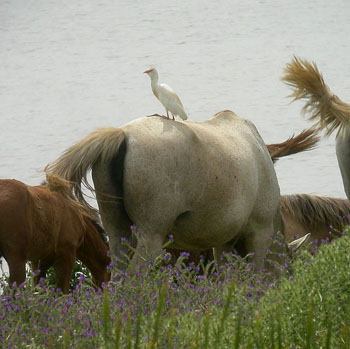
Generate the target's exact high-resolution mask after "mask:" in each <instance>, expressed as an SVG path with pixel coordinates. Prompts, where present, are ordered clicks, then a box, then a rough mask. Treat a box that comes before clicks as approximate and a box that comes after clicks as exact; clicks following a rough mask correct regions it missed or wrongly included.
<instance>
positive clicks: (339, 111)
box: [282, 57, 350, 199]
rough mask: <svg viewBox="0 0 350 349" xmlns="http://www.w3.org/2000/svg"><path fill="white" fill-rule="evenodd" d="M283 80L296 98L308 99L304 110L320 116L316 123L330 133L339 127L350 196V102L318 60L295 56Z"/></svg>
mask: <svg viewBox="0 0 350 349" xmlns="http://www.w3.org/2000/svg"><path fill="white" fill-rule="evenodd" d="M282 80H283V81H285V82H286V83H287V85H289V86H290V87H292V89H293V93H292V95H291V96H292V97H294V99H295V100H296V99H305V100H306V101H307V102H306V104H305V106H304V108H303V110H304V112H309V113H311V116H310V117H309V119H310V120H316V121H317V122H316V124H315V125H314V127H315V128H316V129H318V130H321V129H326V135H327V136H329V135H330V134H331V133H333V132H334V131H335V130H336V129H338V132H337V136H336V152H337V158H338V163H339V168H340V172H341V175H342V178H343V184H344V190H345V193H346V196H347V198H348V199H350V104H347V103H344V102H343V101H341V100H340V99H339V98H338V97H337V96H335V95H334V94H333V93H332V92H331V91H330V89H329V88H328V86H327V85H326V84H325V82H324V80H323V77H322V74H321V73H320V72H319V70H318V68H317V66H316V64H315V63H309V62H308V61H306V60H302V59H299V58H297V57H294V59H293V61H292V62H291V63H290V64H288V65H287V66H286V68H285V75H284V76H283V77H282Z"/></svg>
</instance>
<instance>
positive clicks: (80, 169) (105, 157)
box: [45, 127, 125, 216]
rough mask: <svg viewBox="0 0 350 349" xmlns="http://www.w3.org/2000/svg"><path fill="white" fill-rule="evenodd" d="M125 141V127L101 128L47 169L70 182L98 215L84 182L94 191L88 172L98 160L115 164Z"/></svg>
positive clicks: (81, 200)
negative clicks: (87, 194) (86, 195)
mask: <svg viewBox="0 0 350 349" xmlns="http://www.w3.org/2000/svg"><path fill="white" fill-rule="evenodd" d="M123 144H125V134H124V132H123V130H121V129H118V128H114V127H107V128H101V129H97V130H95V131H93V132H91V133H90V134H88V135H87V136H86V137H84V138H83V139H82V140H80V141H79V142H77V143H76V144H74V145H73V146H71V147H70V148H68V149H67V150H66V151H65V152H64V153H63V154H62V155H61V156H60V157H59V158H58V159H57V160H55V161H54V162H53V163H51V164H49V165H47V166H46V168H45V172H46V174H47V175H50V174H53V175H56V176H59V177H61V178H63V179H65V180H66V181H69V182H70V185H71V188H72V191H73V193H74V195H75V197H76V199H77V200H78V201H79V202H80V203H81V204H83V205H84V207H85V208H86V209H87V210H88V211H89V212H90V214H91V215H92V216H96V209H95V208H93V207H92V206H91V205H90V204H89V203H88V202H87V201H86V200H85V198H84V195H83V191H82V187H81V184H82V183H83V184H84V185H85V186H86V187H87V188H88V189H90V190H92V191H93V190H94V189H93V188H92V187H91V185H90V184H89V183H88V180H87V174H88V171H89V170H91V169H92V168H93V167H94V165H96V164H98V163H111V162H112V161H113V160H114V159H115V156H116V155H117V154H118V151H119V148H120V147H121V145H123Z"/></svg>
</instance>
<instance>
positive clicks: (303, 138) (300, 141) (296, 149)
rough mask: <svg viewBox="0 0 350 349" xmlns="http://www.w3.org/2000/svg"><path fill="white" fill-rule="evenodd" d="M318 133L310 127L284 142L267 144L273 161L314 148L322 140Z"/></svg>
mask: <svg viewBox="0 0 350 349" xmlns="http://www.w3.org/2000/svg"><path fill="white" fill-rule="evenodd" d="M316 133H317V132H316V130H314V129H311V128H310V129H308V130H304V131H303V132H301V133H300V134H298V135H297V136H294V135H293V136H292V137H290V138H288V139H287V140H286V141H284V142H282V143H276V144H267V145H266V146H267V149H268V151H269V153H270V156H271V159H272V161H273V163H275V162H276V161H277V160H278V159H279V158H281V157H284V156H288V155H292V154H296V153H300V152H303V151H306V150H311V149H314V148H315V147H316V145H317V143H318V142H319V141H320V137H319V136H317V135H316Z"/></svg>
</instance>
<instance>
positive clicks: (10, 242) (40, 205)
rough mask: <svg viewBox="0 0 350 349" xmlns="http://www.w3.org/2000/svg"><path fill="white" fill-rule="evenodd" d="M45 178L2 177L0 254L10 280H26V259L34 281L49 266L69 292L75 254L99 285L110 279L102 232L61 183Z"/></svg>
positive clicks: (0, 194)
mask: <svg viewBox="0 0 350 349" xmlns="http://www.w3.org/2000/svg"><path fill="white" fill-rule="evenodd" d="M47 180H48V185H40V186H29V185H26V184H24V183H22V182H19V181H17V180H13V179H12V180H10V179H3V180H0V257H1V256H3V257H4V258H5V260H6V261H7V263H8V266H9V273H10V280H9V281H10V284H13V283H14V282H16V283H17V284H21V283H22V282H24V280H25V273H26V271H25V264H26V262H27V261H30V262H32V267H33V269H34V270H37V269H40V274H39V275H38V277H37V278H36V281H37V280H38V279H39V278H40V277H44V276H45V275H46V271H47V270H48V268H49V267H50V266H53V267H54V269H55V272H56V286H57V288H60V289H61V290H62V292H63V293H67V292H68V290H69V282H70V280H71V276H72V270H73V265H74V262H75V258H76V257H77V258H78V259H80V260H81V261H82V263H84V264H85V265H86V267H87V268H88V269H89V270H90V272H91V274H92V277H93V281H94V282H95V284H96V285H97V286H101V284H102V282H106V281H108V280H109V274H108V273H107V271H106V267H107V266H108V264H109V263H110V258H109V257H108V255H107V252H108V244H107V240H106V235H105V232H104V230H103V229H102V227H101V226H99V225H98V223H97V222H96V221H95V220H94V219H93V218H91V217H89V216H88V215H87V213H86V212H84V209H83V208H81V205H80V204H79V203H78V202H76V201H74V200H73V198H72V197H71V194H70V188H69V185H68V184H67V183H66V182H65V181H62V180H61V179H59V178H57V177H54V176H48V177H47ZM50 189H52V190H50Z"/></svg>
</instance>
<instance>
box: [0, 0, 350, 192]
mask: <svg viewBox="0 0 350 349" xmlns="http://www.w3.org/2000/svg"><path fill="white" fill-rule="evenodd" d="M349 15H350V2H349V1H347V0H334V1H332V2H329V1H317V0H309V1H304V0H294V1H290V2H285V1H283V2H282V1H281V2H276V1H272V0H268V1H253V0H246V1H236V0H234V1H232V0H222V1H208V0H202V1H191V2H185V1H183V2H177V1H173V2H163V1H160V0H149V1H147V2H145V1H138V0H135V1H132V2H131V1H125V0H118V1H103V0H90V1H88V2H87V1H83V0H75V1H67V0H64V1H62V0H61V1H58V0H35V1H34V0H9V1H4V0H1V1H0V62H1V64H0V139H1V146H0V160H1V166H0V178H16V179H19V180H21V181H23V182H25V183H27V184H31V185H36V184H38V183H39V182H40V181H41V180H42V179H43V175H42V173H41V172H40V171H41V170H42V169H43V167H44V166H45V165H46V164H47V163H48V162H50V161H52V160H54V159H56V158H57V156H58V155H59V154H60V153H61V152H62V151H63V150H64V149H66V148H67V147H69V146H70V145H72V144H73V143H74V142H76V141H78V140H79V139H81V138H82V137H83V136H84V135H86V134H87V133H88V132H89V131H91V130H93V129H95V128H97V127H102V126H120V125H122V124H124V123H126V122H128V121H131V120H133V119H135V118H138V117H141V116H145V115H149V114H153V113H163V112H164V111H163V107H162V106H161V105H160V103H159V102H158V101H157V100H156V99H155V97H154V96H153V95H152V92H151V89H150V81H149V78H148V77H147V76H146V75H145V74H142V72H143V71H144V70H145V69H146V68H148V67H149V66H150V65H154V66H156V67H157V68H158V71H159V74H160V80H161V82H164V83H167V84H169V85H170V86H172V87H173V88H174V89H175V91H176V92H177V93H178V94H179V95H180V97H181V99H182V102H183V104H184V106H185V109H186V111H187V114H188V115H189V118H190V119H191V120H194V121H202V120H205V119H207V118H209V117H210V116H212V115H213V114H214V113H216V112H218V111H220V110H223V109H231V110H233V111H235V112H236V113H237V114H238V115H240V116H242V117H245V118H248V119H250V120H252V121H253V122H254V123H255V125H256V126H257V128H258V130H259V131H260V133H261V135H262V136H263V138H264V140H265V141H266V143H277V142H282V141H284V140H285V139H287V138H288V137H289V136H291V135H292V134H293V133H299V132H300V131H301V130H303V129H305V128H307V127H309V126H310V124H309V123H308V122H307V121H306V120H305V119H304V118H302V117H301V115H300V109H301V106H302V104H301V103H293V104H290V100H289V99H288V98H287V95H288V94H289V93H290V90H289V89H288V88H287V87H286V86H285V85H284V84H283V83H282V82H281V81H280V77H281V75H282V70H283V67H284V66H285V64H286V63H288V62H289V61H290V60H291V58H292V56H293V55H294V54H295V55H297V56H300V57H303V58H307V59H309V60H314V61H316V63H317V64H318V66H319V69H320V70H321V72H322V73H323V75H324V78H325V80H326V82H327V83H328V84H329V86H330V88H331V89H332V91H333V92H334V93H336V94H337V95H338V96H339V97H341V98H342V99H343V100H346V99H347V97H348V95H349V93H348V91H349V89H350V70H349V58H348V57H349V55H350V46H349V32H350V21H349V20H348V19H349ZM276 170H277V175H278V178H279V181H280V187H281V192H282V193H283V194H289V193H297V192H298V193H314V194H320V195H330V196H335V197H345V194H344V190H343V186H342V181H341V176H340V172H339V169H338V165H337V161H336V156H335V147H334V137H330V138H329V139H323V140H322V142H321V144H320V145H319V147H318V148H317V149H316V150H313V151H312V152H307V153H305V154H298V155H295V156H290V157H289V158H286V159H282V160H280V161H279V162H278V164H277V165H276Z"/></svg>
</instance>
